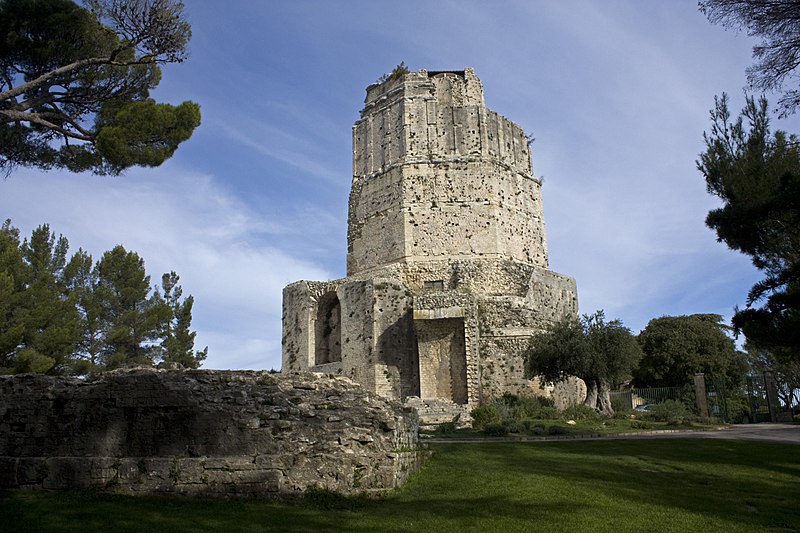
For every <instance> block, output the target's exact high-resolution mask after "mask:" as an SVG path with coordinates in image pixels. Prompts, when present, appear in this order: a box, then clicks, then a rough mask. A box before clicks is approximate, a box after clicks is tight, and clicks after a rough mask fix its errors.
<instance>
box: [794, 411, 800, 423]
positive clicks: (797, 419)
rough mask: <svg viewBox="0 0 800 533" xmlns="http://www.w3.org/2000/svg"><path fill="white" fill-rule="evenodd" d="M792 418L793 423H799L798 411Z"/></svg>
mask: <svg viewBox="0 0 800 533" xmlns="http://www.w3.org/2000/svg"><path fill="white" fill-rule="evenodd" d="M792 420H794V423H795V424H800V413H797V414H796V415H794V416H793V417H792Z"/></svg>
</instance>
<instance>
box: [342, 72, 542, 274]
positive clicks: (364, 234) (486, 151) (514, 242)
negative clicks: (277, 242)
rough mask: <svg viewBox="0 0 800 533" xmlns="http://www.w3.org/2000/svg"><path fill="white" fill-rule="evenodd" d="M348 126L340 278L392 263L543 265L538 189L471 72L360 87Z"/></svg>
mask: <svg viewBox="0 0 800 533" xmlns="http://www.w3.org/2000/svg"><path fill="white" fill-rule="evenodd" d="M361 116H362V118H361V120H359V121H358V122H356V124H355V126H354V127H353V184H352V189H351V193H350V203H349V215H348V255H347V273H348V276H357V275H360V274H361V273H362V272H364V271H366V270H369V269H372V268H375V267H376V266H381V265H385V264H388V263H392V262H398V261H404V262H406V261H414V260H420V259H423V260H436V259H448V260H453V259H458V258H477V257H485V258H506V259H513V260H516V261H520V262H522V263H525V264H530V265H535V266H539V267H542V268H547V243H546V241H545V230H544V215H543V210H542V201H541V183H540V182H539V180H537V179H536V178H534V176H533V171H532V167H531V157H530V148H529V146H528V142H527V139H526V137H525V133H524V131H523V130H522V128H521V127H520V126H518V125H517V124H514V123H513V122H511V121H510V120H508V119H506V118H504V117H502V116H500V115H498V114H497V113H494V112H492V111H490V110H489V109H487V108H486V106H485V105H484V102H483V89H482V86H481V83H480V80H478V78H477V77H476V76H475V75H474V74H473V72H472V70H471V69H466V70H464V71H459V72H427V71H424V70H423V71H419V72H414V73H409V74H407V75H405V76H403V77H401V78H399V79H397V80H391V81H388V82H386V83H384V84H381V85H378V86H374V87H370V88H369V89H368V90H367V99H366V104H365V106H364V109H363V110H362V113H361Z"/></svg>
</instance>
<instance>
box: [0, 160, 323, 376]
mask: <svg viewBox="0 0 800 533" xmlns="http://www.w3.org/2000/svg"><path fill="white" fill-rule="evenodd" d="M167 174H168V175H169V179H168V180H166V179H164V178H163V177H159V176H164V175H167ZM32 199H35V201H32ZM18 205H26V206H27V207H26V209H24V210H19V209H16V208H15V207H16V206H18ZM0 213H2V214H3V216H10V214H11V213H13V215H14V219H13V221H12V222H13V223H14V225H15V226H17V227H19V228H20V229H21V230H22V232H23V234H29V233H30V231H31V230H32V229H33V228H34V227H36V226H37V225H39V224H41V223H49V224H50V225H51V229H52V230H54V231H56V232H59V233H62V234H64V235H65V236H66V237H67V238H68V239H69V240H70V244H71V245H72V248H73V250H74V249H77V248H78V247H82V248H84V249H86V250H88V251H90V252H91V253H92V254H93V255H94V257H95V259H97V258H99V256H100V255H101V254H102V252H104V251H105V250H109V249H111V248H112V247H113V246H114V245H116V244H122V245H123V246H125V247H126V249H128V250H132V251H135V252H137V253H138V254H139V255H140V256H141V257H142V258H143V259H144V260H145V263H146V266H147V269H148V273H150V274H151V276H152V278H153V279H152V281H153V282H155V281H157V280H158V279H159V278H160V275H161V273H163V272H167V271H170V270H175V271H176V272H178V274H179V275H180V276H181V283H182V285H183V287H184V291H185V293H187V294H188V293H191V294H193V295H194V296H195V302H196V303H195V310H194V327H195V329H197V330H198V332H199V333H198V339H197V344H198V347H202V346H204V345H206V344H208V345H209V357H208V360H207V362H206V366H207V367H211V368H244V367H247V368H265V367H267V368H268V367H275V368H277V367H279V366H280V345H279V344H280V342H279V341H280V317H281V291H282V289H283V287H284V286H285V285H286V284H287V283H290V282H292V281H295V280H296V279H328V278H330V277H331V274H330V273H329V272H328V271H327V270H326V269H324V268H322V267H319V266H317V265H313V264H311V263H309V262H308V261H305V260H302V259H298V258H296V257H293V256H291V255H289V254H288V253H286V252H285V251H283V250H281V249H279V248H276V247H275V246H274V245H272V244H271V243H269V242H266V241H265V240H264V238H263V233H264V232H265V231H266V232H280V231H281V228H280V227H278V226H277V224H276V222H275V221H274V220H265V219H264V217H263V216H261V215H259V214H257V213H254V212H252V211H251V210H250V209H249V208H247V207H246V206H245V205H244V204H242V203H241V202H240V201H239V200H237V199H236V197H234V196H233V195H231V194H230V193H229V192H228V191H226V190H225V189H224V188H223V187H221V186H220V184H219V183H218V182H217V181H216V180H215V179H214V178H213V177H212V176H208V175H198V174H194V173H189V172H185V171H182V170H180V169H179V168H176V167H175V166H170V165H168V166H166V167H165V168H164V169H162V170H161V171H160V172H159V173H156V172H152V171H145V170H137V171H132V172H130V174H128V175H126V176H124V177H121V178H114V179H108V178H98V177H93V176H85V175H79V176H76V175H65V174H61V173H50V174H40V173H35V172H21V173H18V174H15V175H14V176H12V177H11V178H10V179H8V180H6V181H5V182H2V183H0ZM7 214H9V215H7ZM233 337H236V338H237V339H238V340H235V341H234V340H232V339H233ZM223 339H224V341H223ZM276 339H277V345H276Z"/></svg>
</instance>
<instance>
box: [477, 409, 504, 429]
mask: <svg viewBox="0 0 800 533" xmlns="http://www.w3.org/2000/svg"><path fill="white" fill-rule="evenodd" d="M502 421H503V415H502V413H501V412H500V410H499V409H498V408H497V405H496V403H495V402H492V403H490V404H488V405H481V406H480V407H476V408H475V409H473V410H472V427H473V428H475V429H477V430H480V431H484V430H485V429H486V426H487V425H489V424H499V423H501V422H502Z"/></svg>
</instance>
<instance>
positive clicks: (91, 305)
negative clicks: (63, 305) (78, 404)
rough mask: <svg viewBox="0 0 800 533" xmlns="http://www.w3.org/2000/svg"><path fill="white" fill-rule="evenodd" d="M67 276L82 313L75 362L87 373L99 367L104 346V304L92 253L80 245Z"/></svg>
mask: <svg viewBox="0 0 800 533" xmlns="http://www.w3.org/2000/svg"><path fill="white" fill-rule="evenodd" d="M64 278H65V282H66V285H67V289H68V290H69V291H70V293H71V296H72V298H73V302H74V303H75V307H76V309H77V311H78V314H79V315H80V331H81V333H80V340H79V341H78V345H77V347H76V350H75V365H76V368H77V369H78V373H81V374H85V373H89V372H91V371H93V370H95V369H97V368H98V367H99V364H100V354H101V352H102V349H103V329H102V326H103V323H102V318H103V306H102V304H101V302H100V298H99V296H98V293H97V292H96V291H97V286H98V279H97V278H98V274H97V268H95V266H94V264H93V263H92V256H91V255H89V254H88V253H87V252H85V251H84V250H83V249H80V248H79V249H78V251H77V252H76V253H75V254H74V255H73V256H72V258H71V259H70V260H69V262H68V263H67V265H66V267H64Z"/></svg>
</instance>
